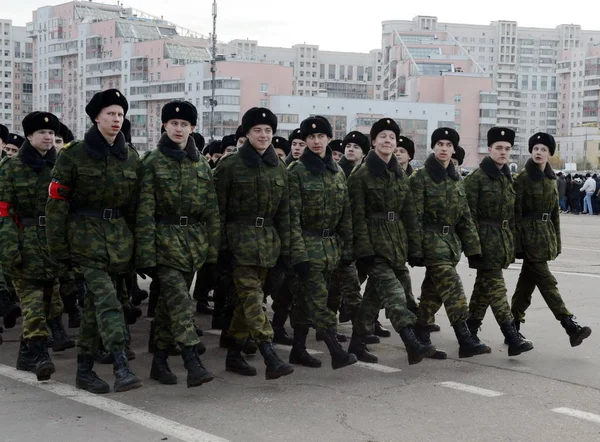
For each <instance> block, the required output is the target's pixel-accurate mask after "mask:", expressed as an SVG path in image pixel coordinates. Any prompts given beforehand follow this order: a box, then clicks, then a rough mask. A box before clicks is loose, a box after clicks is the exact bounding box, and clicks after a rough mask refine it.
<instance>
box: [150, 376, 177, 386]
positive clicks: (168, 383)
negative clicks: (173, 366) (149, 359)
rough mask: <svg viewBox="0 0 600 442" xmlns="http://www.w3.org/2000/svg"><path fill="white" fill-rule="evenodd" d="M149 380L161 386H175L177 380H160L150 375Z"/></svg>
mask: <svg viewBox="0 0 600 442" xmlns="http://www.w3.org/2000/svg"><path fill="white" fill-rule="evenodd" d="M150 379H152V380H153V381H157V382H158V383H159V384H162V385H177V378H174V379H161V378H160V377H159V376H154V375H152V374H150Z"/></svg>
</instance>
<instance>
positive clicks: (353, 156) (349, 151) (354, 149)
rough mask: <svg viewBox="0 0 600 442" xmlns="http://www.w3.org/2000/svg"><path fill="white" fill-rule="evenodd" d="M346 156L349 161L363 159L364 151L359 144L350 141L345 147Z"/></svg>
mask: <svg viewBox="0 0 600 442" xmlns="http://www.w3.org/2000/svg"><path fill="white" fill-rule="evenodd" d="M344 156H345V157H346V159H347V160H348V161H352V162H357V161H360V160H362V157H363V151H362V149H361V148H360V146H359V145H358V144H356V143H348V144H346V149H344Z"/></svg>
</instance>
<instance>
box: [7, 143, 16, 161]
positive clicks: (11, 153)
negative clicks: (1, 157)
mask: <svg viewBox="0 0 600 442" xmlns="http://www.w3.org/2000/svg"><path fill="white" fill-rule="evenodd" d="M4 152H6V156H7V157H10V158H13V157H16V156H17V154H18V153H19V148H18V147H17V146H15V145H14V144H10V143H9V144H6V145H5V146H4Z"/></svg>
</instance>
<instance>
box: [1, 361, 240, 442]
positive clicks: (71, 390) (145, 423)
mask: <svg viewBox="0 0 600 442" xmlns="http://www.w3.org/2000/svg"><path fill="white" fill-rule="evenodd" d="M0 375H1V376H5V377H7V378H10V379H12V380H15V381H17V382H20V383H22V384H27V385H30V386H32V387H37V388H41V389H42V390H46V391H49V392H50V393H54V394H56V395H58V396H62V397H63V398H65V399H69V400H71V401H75V402H79V403H80V404H84V405H88V406H90V407H94V408H97V409H99V410H102V411H105V412H106V413H110V414H113V415H115V416H117V417H120V418H122V419H126V420H128V421H131V422H134V423H136V424H138V425H141V426H142V427H145V428H148V429H149V430H152V431H156V432H158V433H161V434H164V435H166V436H171V437H174V438H177V439H179V440H182V441H184V442H229V441H228V440H227V439H223V438H221V437H218V436H215V435H214V434H210V433H207V432H205V431H202V430H198V429H197V428H193V427H189V426H187V425H183V424H180V423H178V422H175V421H172V420H170V419H166V418H164V417H161V416H158V415H156V414H152V413H149V412H147V411H144V410H140V409H139V408H135V407H131V406H129V405H125V404H123V403H121V402H118V401H115V400H112V399H108V398H106V397H102V396H98V395H95V394H92V393H88V392H87V391H84V390H78V389H76V388H75V387H73V386H71V385H67V384H62V383H60V382H55V381H47V382H38V381H37V380H36V378H35V375H34V374H32V373H25V372H21V371H18V370H17V369H15V368H12V367H8V366H7V365H3V364H0Z"/></svg>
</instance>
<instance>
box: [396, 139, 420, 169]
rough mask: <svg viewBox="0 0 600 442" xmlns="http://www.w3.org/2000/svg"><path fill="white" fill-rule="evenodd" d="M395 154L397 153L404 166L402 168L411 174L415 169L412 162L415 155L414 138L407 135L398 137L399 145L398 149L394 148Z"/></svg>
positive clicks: (397, 157)
mask: <svg viewBox="0 0 600 442" xmlns="http://www.w3.org/2000/svg"><path fill="white" fill-rule="evenodd" d="M394 155H396V159H397V160H398V163H400V165H401V166H402V170H404V172H406V175H407V176H411V175H412V173H413V172H414V170H413V167H412V166H411V164H410V162H411V161H412V159H413V158H414V157H415V143H414V142H413V140H411V139H410V138H407V137H405V136H401V137H400V138H398V145H397V146H396V150H394Z"/></svg>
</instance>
